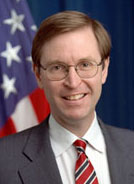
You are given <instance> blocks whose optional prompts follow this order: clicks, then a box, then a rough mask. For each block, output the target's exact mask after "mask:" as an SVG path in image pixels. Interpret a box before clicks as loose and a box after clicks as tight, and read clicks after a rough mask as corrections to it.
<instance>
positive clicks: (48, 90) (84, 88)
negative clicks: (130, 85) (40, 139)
mask: <svg viewBox="0 0 134 184" xmlns="http://www.w3.org/2000/svg"><path fill="white" fill-rule="evenodd" d="M82 59H88V60H93V61H96V62H97V63H100V61H101V56H100V53H99V49H98V45H97V41H96V39H95V36H94V34H93V32H92V29H91V28H83V29H80V30H76V31H74V32H70V33H64V34H62V35H59V36H56V37H55V38H53V39H51V40H50V41H48V42H47V43H46V44H45V45H44V46H43V48H42V55H41V61H40V62H41V64H42V65H43V66H46V65H48V64H50V63H52V62H54V61H60V62H63V63H66V64H68V65H76V64H77V63H79V62H80V61H81V60H82ZM108 64H109V61H108V60H106V61H105V68H104V69H103V70H102V65H101V66H98V73H97V74H96V75H95V76H94V77H92V78H88V79H83V78H80V77H79V76H78V74H77V73H76V71H75V68H74V67H70V69H69V74H68V76H67V77H66V78H65V79H62V80H60V81H51V80H49V79H48V78H47V76H46V71H44V70H43V69H42V68H41V69H40V74H39V75H38V74H37V73H36V76H37V79H38V83H39V85H40V87H41V88H43V89H44V91H45V95H46V97H47V99H48V102H49V104H50V108H51V112H52V114H53V116H54V117H55V119H56V120H57V122H59V123H60V124H62V125H63V126H64V127H67V126H70V125H71V124H72V123H75V124H76V123H77V122H80V121H83V122H84V121H87V122H91V121H92V120H93V118H94V110H95V106H96V104H97V102H98V100H99V98H100V94H101V90H102V84H103V83H105V80H106V77H107V70H108Z"/></svg>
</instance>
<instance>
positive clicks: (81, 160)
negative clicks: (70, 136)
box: [74, 140, 99, 184]
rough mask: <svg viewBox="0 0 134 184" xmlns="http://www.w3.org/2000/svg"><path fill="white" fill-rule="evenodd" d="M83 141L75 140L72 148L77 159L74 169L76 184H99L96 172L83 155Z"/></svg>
mask: <svg viewBox="0 0 134 184" xmlns="http://www.w3.org/2000/svg"><path fill="white" fill-rule="evenodd" d="M86 144H87V143H86V141H85V140H76V141H75V142H74V146H75V147H76V149H77V153H78V159H77V161H76V167H75V183H76V184H99V182H98V179H97V176H96V172H95V170H94V168H93V166H92V164H91V162H90V161H89V159H88V157H87V156H86V154H85V148H86Z"/></svg>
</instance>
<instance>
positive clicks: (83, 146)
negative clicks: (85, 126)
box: [73, 139, 87, 153]
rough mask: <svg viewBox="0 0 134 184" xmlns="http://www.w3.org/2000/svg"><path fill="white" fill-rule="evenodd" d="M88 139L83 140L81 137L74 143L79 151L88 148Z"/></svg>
mask: <svg viewBox="0 0 134 184" xmlns="http://www.w3.org/2000/svg"><path fill="white" fill-rule="evenodd" d="M86 144H87V143H86V141H85V140H81V139H77V140H76V141H75V142H74V143H73V145H74V146H75V147H76V149H77V151H78V153H80V152H85V149H86Z"/></svg>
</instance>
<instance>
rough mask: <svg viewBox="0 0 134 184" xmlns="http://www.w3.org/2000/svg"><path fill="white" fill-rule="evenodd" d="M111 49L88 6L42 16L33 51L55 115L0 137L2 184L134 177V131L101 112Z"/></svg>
mask: <svg viewBox="0 0 134 184" xmlns="http://www.w3.org/2000/svg"><path fill="white" fill-rule="evenodd" d="M110 49H111V42H110V38H109V35H108V33H107V31H106V30H105V29H104V27H103V26H102V25H101V24H100V23H99V22H98V21H96V20H93V19H91V18H90V17H88V16H87V15H85V14H83V13H80V12H75V11H65V12H61V13H57V14H55V15H52V16H50V17H49V18H47V19H46V20H45V21H44V22H43V23H42V24H41V26H40V28H39V30H38V32H37V34H36V36H35V38H34V41H33V48H32V58H33V67H34V72H35V75H36V78H37V81H38V84H39V86H40V87H41V88H42V89H44V92H45V95H46V97H47V99H48V102H49V104H50V108H51V115H50V116H49V117H48V118H47V119H46V120H44V122H43V123H41V124H40V125H38V126H36V127H33V128H30V129H28V130H25V131H23V132H21V133H18V134H14V135H11V136H8V137H5V138H3V139H1V141H0V183H1V184H9V183H10V184H37V183H38V184H44V183H45V184H53V183H56V184H61V183H64V184H74V183H76V184H83V183H92V184H98V183H99V184H132V183H134V141H133V140H134V133H133V132H131V131H129V130H122V129H118V128H114V127H110V126H108V125H104V123H103V122H102V121H101V120H100V119H99V118H98V117H97V115H96V112H95V108H96V104H97V102H98V100H99V98H100V95H101V90H102V85H103V84H104V83H105V81H106V78H107V74H108V67H109V56H110ZM77 150H78V151H77Z"/></svg>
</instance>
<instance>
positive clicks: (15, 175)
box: [0, 119, 134, 184]
mask: <svg viewBox="0 0 134 184" xmlns="http://www.w3.org/2000/svg"><path fill="white" fill-rule="evenodd" d="M99 123H100V126H101V128H102V131H103V134H104V138H105V141H106V147H107V154H108V162H109V167H110V174H111V180H112V184H134V133H133V132H131V131H129V130H123V129H118V128H114V127H111V126H107V125H104V124H103V122H101V121H100V120H99ZM102 167H103V166H102ZM0 184H62V181H61V177H60V174H59V171H58V168H57V164H56V160H55V157H54V154H53V151H52V148H51V145H50V140H49V131H48V119H46V120H45V121H44V122H43V123H42V124H40V125H38V126H36V127H33V128H30V129H28V130H25V131H23V132H21V133H18V134H14V135H11V136H7V137H5V138H2V139H1V140H0Z"/></svg>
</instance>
